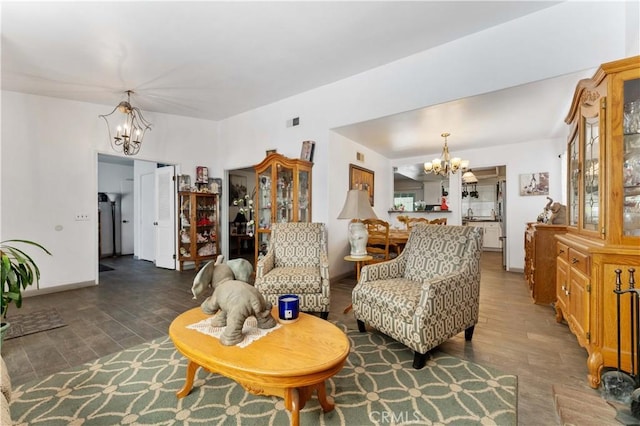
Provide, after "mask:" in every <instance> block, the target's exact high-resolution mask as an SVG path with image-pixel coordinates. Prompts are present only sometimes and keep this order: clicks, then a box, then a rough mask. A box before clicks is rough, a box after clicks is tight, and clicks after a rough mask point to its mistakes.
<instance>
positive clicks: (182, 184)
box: [178, 175, 191, 191]
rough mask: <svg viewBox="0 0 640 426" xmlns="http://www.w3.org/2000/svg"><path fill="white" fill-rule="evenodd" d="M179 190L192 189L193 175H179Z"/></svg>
mask: <svg viewBox="0 0 640 426" xmlns="http://www.w3.org/2000/svg"><path fill="white" fill-rule="evenodd" d="M178 191H191V176H189V175H180V176H178Z"/></svg>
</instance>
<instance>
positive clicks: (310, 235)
mask: <svg viewBox="0 0 640 426" xmlns="http://www.w3.org/2000/svg"><path fill="white" fill-rule="evenodd" d="M255 287H256V288H257V289H258V291H259V292H260V293H262V295H263V296H264V297H265V299H267V300H268V301H269V302H271V303H272V304H273V305H274V306H277V305H278V296H281V295H283V294H296V295H298V297H299V298H300V310H301V311H306V312H320V316H321V317H322V318H324V319H327V317H328V316H329V302H330V298H329V259H328V257H327V232H326V228H325V226H324V224H323V223H304V222H289V223H274V224H273V225H272V227H271V237H270V240H269V247H268V248H267V254H265V256H264V257H262V258H261V259H260V260H258V265H257V267H256V280H255Z"/></svg>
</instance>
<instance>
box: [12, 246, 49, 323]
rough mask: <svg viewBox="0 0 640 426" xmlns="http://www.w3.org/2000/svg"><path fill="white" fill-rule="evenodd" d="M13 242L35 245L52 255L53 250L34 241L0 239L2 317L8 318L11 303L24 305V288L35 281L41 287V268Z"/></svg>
mask: <svg viewBox="0 0 640 426" xmlns="http://www.w3.org/2000/svg"><path fill="white" fill-rule="evenodd" d="M13 243H21V244H27V245H30V246H34V247H37V248H39V249H41V250H43V251H44V252H45V253H46V254H48V255H51V252H49V250H47V249H46V248H44V246H42V245H41V244H38V243H36V242H33V241H28V240H18V239H13V240H5V241H0V267H1V268H0V269H1V270H0V279H1V281H0V285H2V292H1V293H0V294H1V297H0V308H1V309H0V313H1V315H2V318H6V316H7V310H8V308H9V305H10V304H11V303H14V304H15V305H16V308H20V307H21V306H22V290H24V289H26V288H27V287H28V286H30V285H32V284H33V283H34V282H35V283H36V287H38V288H39V282H38V281H39V279H40V268H38V265H37V264H36V262H35V261H34V260H33V258H32V257H31V256H29V254H27V253H26V252H25V251H24V250H22V249H20V248H17V247H15V245H14V244H13Z"/></svg>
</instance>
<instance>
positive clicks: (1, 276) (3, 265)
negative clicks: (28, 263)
mask: <svg viewBox="0 0 640 426" xmlns="http://www.w3.org/2000/svg"><path fill="white" fill-rule="evenodd" d="M10 270H11V261H10V260H9V256H7V255H6V254H4V253H2V258H1V259H0V283H4V282H6V281H7V275H9V271H10ZM2 288H3V289H4V286H2Z"/></svg>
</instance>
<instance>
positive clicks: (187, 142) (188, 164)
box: [0, 91, 218, 289]
mask: <svg viewBox="0 0 640 426" xmlns="http://www.w3.org/2000/svg"><path fill="white" fill-rule="evenodd" d="M110 109H111V107H109V106H105V105H94V104H87V103H82V102H73V101H65V100H60V99H55V98H48V97H42V96H33V95H25V94H20V93H15V92H7V91H3V92H2V130H1V132H2V133H1V135H2V139H1V145H0V153H1V158H0V162H1V170H2V179H1V186H0V205H1V206H2V220H1V222H0V239H1V240H4V239H9V238H21V239H30V240H34V241H37V242H40V243H42V244H43V245H44V246H45V247H47V248H48V249H49V250H50V251H51V252H52V254H53V256H46V255H41V254H40V253H34V256H35V260H36V261H37V262H38V264H39V265H40V267H41V272H42V278H41V281H40V287H41V288H43V289H48V288H51V287H59V286H64V285H67V284H77V283H95V282H96V280H97V276H98V265H97V260H98V252H97V244H98V243H97V235H98V234H97V192H98V185H97V176H98V171H97V154H98V153H105V154H113V151H112V149H111V147H110V146H109V142H108V138H107V136H106V128H105V124H104V122H103V121H102V120H101V119H99V118H98V115H99V114H104V113H105V112H108V111H109V110H110ZM145 115H148V118H149V119H150V121H151V122H152V123H153V124H154V127H153V130H152V131H151V132H150V133H147V135H146V136H145V140H144V144H143V147H142V149H141V152H140V154H139V155H138V156H137V157H136V158H137V159H142V160H151V161H153V160H161V161H163V162H168V163H174V164H179V165H181V166H182V168H183V169H184V170H192V171H195V166H196V165H205V166H209V167H213V166H214V161H213V158H214V156H215V155H216V150H215V146H216V144H217V134H218V123H216V122H211V121H206V120H197V119H190V118H185V117H178V116H170V115H165V114H153V113H148V114H147V112H145ZM78 212H90V213H91V214H90V220H89V221H75V214H76V213H78Z"/></svg>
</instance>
